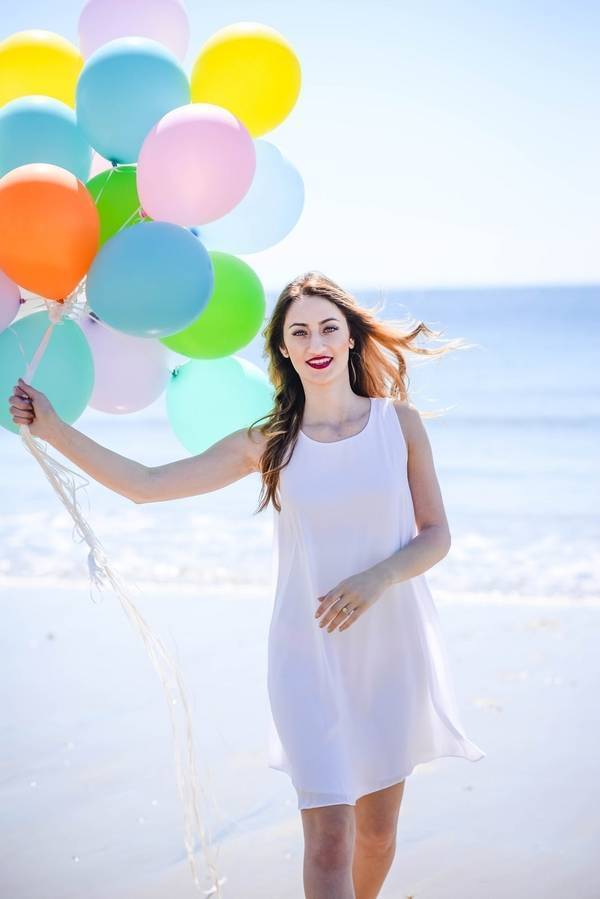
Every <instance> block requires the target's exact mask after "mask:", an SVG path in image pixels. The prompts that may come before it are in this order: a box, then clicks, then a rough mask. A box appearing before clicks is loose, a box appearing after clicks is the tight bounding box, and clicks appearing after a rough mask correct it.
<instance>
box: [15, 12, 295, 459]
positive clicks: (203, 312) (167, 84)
mask: <svg viewBox="0 0 600 899" xmlns="http://www.w3.org/2000/svg"><path fill="white" fill-rule="evenodd" d="M188 42H189V23H188V18H187V14H186V10H185V7H184V6H183V3H182V2H181V0H144V2H143V3H141V2H131V3H128V4H124V3H122V2H121V0H88V2H87V3H86V4H85V6H84V8H83V9H82V11H81V15H80V19H79V48H77V47H76V46H74V45H73V44H72V43H70V42H69V41H68V40H66V39H65V38H63V37H61V36H60V35H57V34H54V33H52V32H48V31H40V30H32V31H24V32H19V33H17V34H14V35H12V36H10V37H9V38H7V39H6V40H4V41H3V42H1V43H0V274H1V276H2V278H1V280H0V390H2V389H3V390H4V394H3V395H7V388H8V389H9V390H10V388H11V387H12V385H13V384H14V383H15V382H16V380H17V378H18V377H22V376H24V375H25V374H27V373H29V375H30V380H31V383H33V385H34V386H35V387H38V389H40V390H43V391H44V392H45V393H46V394H47V395H48V396H49V398H50V400H51V401H52V403H53V405H54V406H55V408H56V410H57V412H58V413H59V414H60V415H61V417H62V418H63V419H64V420H66V421H68V422H70V423H72V422H73V421H75V420H76V419H77V418H78V417H79V416H80V415H81V413H82V412H83V410H84V409H85V408H86V406H90V407H92V408H95V409H99V410H101V411H103V412H107V413H112V414H123V413H128V412H135V411H138V410H140V409H143V408H145V407H146V406H148V405H150V404H151V403H153V402H154V401H155V400H156V399H157V398H158V397H159V396H160V395H161V394H162V393H163V392H165V391H166V399H167V403H166V410H167V415H168V418H169V422H170V424H171V427H172V429H173V431H174V433H175V434H176V436H177V437H178V439H179V440H180V442H181V443H182V444H183V445H184V446H185V447H186V448H187V449H188V450H189V451H190V452H193V453H198V452H201V451H202V450H204V449H206V448H207V446H209V445H210V444H211V443H212V442H214V441H215V440H217V439H219V438H220V437H223V436H225V434H226V433H228V432H229V431H230V430H231V429H234V430H235V429H236V428H241V427H244V426H247V425H249V424H251V422H252V421H255V420H256V419H257V418H260V417H261V416H262V415H265V414H266V413H267V412H268V411H269V410H270V408H271V406H272V399H273V396H272V389H271V386H270V384H269V382H268V380H267V378H266V376H265V375H264V374H262V371H261V370H260V369H258V368H257V370H256V371H253V369H252V366H251V364H250V363H248V364H247V365H241V364H240V360H239V359H238V357H237V356H236V355H235V354H236V353H238V351H240V350H241V349H242V348H243V347H245V346H247V345H248V343H249V342H250V341H251V340H252V339H253V338H254V337H255V336H256V334H257V333H258V330H259V328H260V326H261V323H262V321H263V319H264V314H265V295H264V290H263V288H262V285H261V283H260V280H259V278H258V276H257V275H256V273H255V272H254V270H253V269H252V268H251V266H250V265H249V264H248V262H247V261H243V260H242V259H240V258H239V257H240V256H241V255H249V254H253V253H258V252H261V251H263V250H266V249H268V248H270V247H272V246H274V245H275V244H277V243H278V242H280V241H281V240H282V239H283V238H284V237H286V236H287V235H288V234H289V233H290V232H291V230H292V229H293V228H294V226H295V224H296V223H297V221H298V219H299V217H300V215H301V213H302V209H303V205H304V185H303V181H302V178H301V176H300V174H299V172H298V170H297V169H296V168H295V166H294V165H293V164H292V163H291V162H290V161H289V160H288V159H286V158H285V157H284V156H283V154H282V153H281V152H280V150H279V149H278V148H277V147H276V146H275V145H274V144H273V143H271V142H269V141H267V140H265V139H263V135H265V134H266V133H267V132H269V131H270V130H272V129H273V128H275V127H276V126H277V125H279V124H280V123H281V122H283V121H284V119H286V117H287V116H288V115H289V113H290V112H291V110H292V109H293V107H294V105H295V103H296V101H297V99H298V95H299V91H300V80H301V73H300V64H299V61H298V59H297V56H296V54H295V52H294V50H293V48H292V47H291V46H290V44H289V42H288V41H287V40H286V39H285V38H284V37H283V36H282V35H281V34H280V33H279V32H277V31H276V30H275V29H273V28H271V27H269V26H267V25H262V24H259V23H255V22H240V23H237V24H233V25H229V26H227V27H225V28H222V29H220V30H219V31H217V32H216V33H215V34H213V35H212V36H211V37H210V38H209V39H208V40H207V41H206V42H205V43H204V45H203V46H202V47H201V48H200V51H199V52H198V54H197V56H196V58H195V60H194V62H193V65H192V67H191V70H190V73H189V75H188V74H187V73H186V71H185V69H184V67H183V58H184V56H185V54H186V52H187V49H188ZM24 291H29V292H30V293H33V294H34V295H36V297H37V298H42V299H43V301H44V302H43V304H40V303H39V301H38V303H37V304H36V303H32V302H30V301H29V300H30V299H32V298H31V297H30V298H29V299H28V300H21V302H17V300H18V298H19V296H20V295H21V294H22V293H23V292H24ZM36 297H34V298H33V299H35V298H36ZM81 300H83V307H82V308H81V303H80V301H81ZM51 303H53V304H56V303H58V304H60V306H61V307H62V308H60V309H54V310H53V312H54V315H53V316H52V317H51V334H50V338H49V339H48V340H47V341H46V346H45V349H44V354H43V357H44V364H43V365H42V364H37V365H36V366H35V369H34V371H32V370H31V366H29V368H26V364H27V363H28V362H29V363H30V362H31V354H32V353H33V351H34V350H35V343H34V342H32V341H34V339H35V338H34V336H33V335H34V334H37V333H38V332H39V333H40V334H41V335H43V329H42V324H43V322H46V323H48V316H49V306H50V304H51ZM43 305H45V306H46V309H45V310H44V309H43ZM39 308H41V310H42V311H33V310H34V309H39ZM30 316H32V317H34V316H37V318H38V320H39V322H40V324H39V325H35V323H34V322H33V321H32V322H26V321H25V319H26V318H29V317H30ZM68 317H70V318H72V319H73V321H72V323H73V324H74V325H75V327H73V328H63V329H62V330H63V331H64V334H62V335H61V338H60V341H59V338H58V330H60V329H54V328H53V327H52V326H53V324H54V323H56V322H57V321H60V322H61V324H64V323H65V319H67V318H68ZM36 328H37V329H38V330H36ZM81 335H83V336H84V338H85V340H84V341H83V343H82V342H81V339H80V338H81ZM174 358H175V361H176V362H177V363H178V367H176V368H174V369H172V370H170V369H169V366H170V365H171V366H172V365H173V360H174ZM58 359H60V360H61V364H60V365H59V364H58ZM208 361H210V362H211V364H212V368H211V365H206V364H201V363H202V362H204V363H206V362H208ZM217 362H219V365H218V366H217ZM184 366H185V367H186V372H185V378H181V377H179V375H180V374H181V373H182V368H183V367H184ZM217 368H218V370H219V371H220V372H222V373H223V374H222V375H220V376H219V377H218V378H214V377H213V376H212V373H213V372H214V371H216V370H217ZM248 372H251V375H252V376H251V377H250V376H249V375H247V373H248ZM240 373H242V377H241V381H239V377H240ZM261 378H262V380H261ZM238 382H239V383H238ZM184 383H185V384H186V385H187V386H186V387H185V391H186V393H187V391H189V385H190V384H191V383H193V384H194V388H193V392H194V400H195V401H194V403H193V404H192V405H191V406H190V407H189V408H193V409H194V410H195V411H194V416H190V415H185V416H183V415H180V414H177V415H175V414H172V411H171V410H173V409H175V408H179V407H180V406H181V403H180V401H179V398H178V394H179V393H180V392H182V391H184V387H183V384H184ZM257 383H259V384H260V383H261V384H262V394H261V395H262V400H261V401H260V402H258V403H257V401H256V400H257V394H256V390H257ZM232 384H235V385H236V386H235V389H233V388H232V386H231V385H232ZM83 385H87V394H85V393H84V392H83ZM208 391H210V397H208V396H207V393H208ZM203 408H205V409H206V410H208V409H210V410H211V411H210V412H208V411H206V412H205V414H204V415H202V412H201V410H202V409H203ZM0 425H2V426H3V427H4V428H6V429H8V430H10V431H13V432H18V430H19V428H18V427H17V426H15V425H14V423H13V422H12V419H11V417H10V414H9V412H8V408H7V406H2V407H1V408H0Z"/></svg>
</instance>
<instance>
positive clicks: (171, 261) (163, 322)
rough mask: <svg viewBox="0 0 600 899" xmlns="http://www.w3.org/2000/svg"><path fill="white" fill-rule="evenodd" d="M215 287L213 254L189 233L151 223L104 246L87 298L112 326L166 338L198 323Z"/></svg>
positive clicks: (91, 274)
mask: <svg viewBox="0 0 600 899" xmlns="http://www.w3.org/2000/svg"><path fill="white" fill-rule="evenodd" d="M213 287H214V274H213V266H212V261H211V258H210V256H209V254H208V251H207V250H206V248H205V247H204V246H203V244H202V243H201V242H200V241H199V240H198V239H197V238H196V237H194V235H193V234H191V232H190V231H189V230H188V229H187V228H183V227H182V226H181V225H173V224H171V223H170V222H148V221H146V222H140V223H139V224H138V225H132V226H131V227H130V228H125V229H124V230H123V231H119V232H118V233H117V234H115V235H114V237H111V238H110V239H109V240H107V241H106V243H105V244H104V245H103V246H102V247H101V249H100V250H99V252H98V253H97V255H96V257H95V258H94V261H93V263H92V266H91V268H90V270H89V272H88V275H87V283H86V294H87V301H88V304H89V306H90V307H91V309H92V311H93V312H95V313H96V315H97V316H98V317H99V318H100V319H101V320H102V321H105V322H106V324H107V325H110V326H111V327H113V328H116V329H117V330H119V331H124V332H125V333H126V334H134V335H136V336H137V337H166V336H167V335H168V334H175V333H176V332H177V331H182V330H183V329H184V328H187V326H188V325H190V324H191V323H192V322H193V321H194V319H196V318H198V316H199V315H200V314H201V313H202V311H203V310H204V307H205V306H206V304H207V303H208V301H209V299H210V295H211V293H212V291H213Z"/></svg>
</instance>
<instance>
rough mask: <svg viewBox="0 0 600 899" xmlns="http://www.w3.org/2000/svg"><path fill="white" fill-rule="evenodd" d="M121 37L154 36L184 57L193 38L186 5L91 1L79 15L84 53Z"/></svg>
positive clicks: (162, 0)
mask: <svg viewBox="0 0 600 899" xmlns="http://www.w3.org/2000/svg"><path fill="white" fill-rule="evenodd" d="M118 37H148V38H151V39H152V40H155V41H158V42H159V43H161V44H163V45H164V46H165V47H168V48H169V50H171V52H172V53H174V54H175V56H176V57H177V58H178V59H183V57H184V56H185V54H186V51H187V48H188V42H189V38H190V25H189V22H188V17H187V12H186V9H185V6H184V5H183V3H182V2H181V0H88V2H87V3H86V4H85V6H84V7H83V9H82V10H81V15H80V16H79V46H80V47H81V52H82V53H83V55H84V56H85V57H86V58H87V57H88V56H90V55H91V54H92V53H93V52H94V50H97V49H98V47H101V46H102V45H103V44H106V43H108V41H112V40H114V39H115V38H118Z"/></svg>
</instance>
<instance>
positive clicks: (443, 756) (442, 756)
mask: <svg viewBox="0 0 600 899" xmlns="http://www.w3.org/2000/svg"><path fill="white" fill-rule="evenodd" d="M479 752H480V755H477V756H469V755H465V754H464V753H455V752H444V753H441V754H436V755H432V756H429V757H427V758H423V759H419V761H418V762H415V763H414V765H413V766H412V768H410V770H409V771H407V772H406V774H398V775H395V776H394V777H392V778H388V779H386V780H384V781H380V783H379V784H378V785H377V786H371V787H369V789H365V790H362V791H361V792H360V793H358V794H357V795H356V796H355V797H354V798H351V797H348V798H347V799H338V798H336V799H333V800H332V801H331V802H316V803H314V804H311V805H304V804H301V803H300V800H299V801H298V810H300V809H307V808H322V807H323V806H328V805H356V802H357V800H358V799H360V798H361V797H362V796H368V795H369V794H370V793H376V792H377V791H378V790H385V789H386V788H387V787H391V786H393V785H394V784H397V783H400V782H401V781H403V780H405V778H407V777H409V776H410V775H411V774H412V773H413V771H414V770H415V768H416V767H417V766H418V765H425V764H427V763H428V762H434V761H437V759H447V758H453V759H465V761H467V762H479V761H481V759H484V758H485V757H486V753H485V752H483V750H479ZM267 767H268V768H272V769H273V770H274V771H281V772H282V773H283V774H287V776H288V777H289V778H290V780H291V781H292V784H293V785H294V788H295V789H296V792H298V790H299V788H298V787H296V785H295V784H294V780H293V778H292V775H291V774H290V772H289V770H288V769H287V768H285V767H283V765H275V764H273V763H271V762H269V763H268V765H267ZM302 792H307V793H308V792H315V791H311V790H305V791H302ZM321 795H323V796H326V795H327V794H326V793H322V794H321ZM335 795H336V797H337V795H338V794H335Z"/></svg>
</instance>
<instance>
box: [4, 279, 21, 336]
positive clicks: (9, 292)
mask: <svg viewBox="0 0 600 899" xmlns="http://www.w3.org/2000/svg"><path fill="white" fill-rule="evenodd" d="M20 305H21V293H20V291H19V288H18V287H17V285H16V284H15V283H14V281H11V280H10V278H8V277H7V276H6V275H5V274H4V272H3V271H2V270H1V269H0V331H4V329H5V328H8V326H9V325H10V323H11V322H12V321H14V319H15V318H16V316H17V312H18V311H19V307H20Z"/></svg>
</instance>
